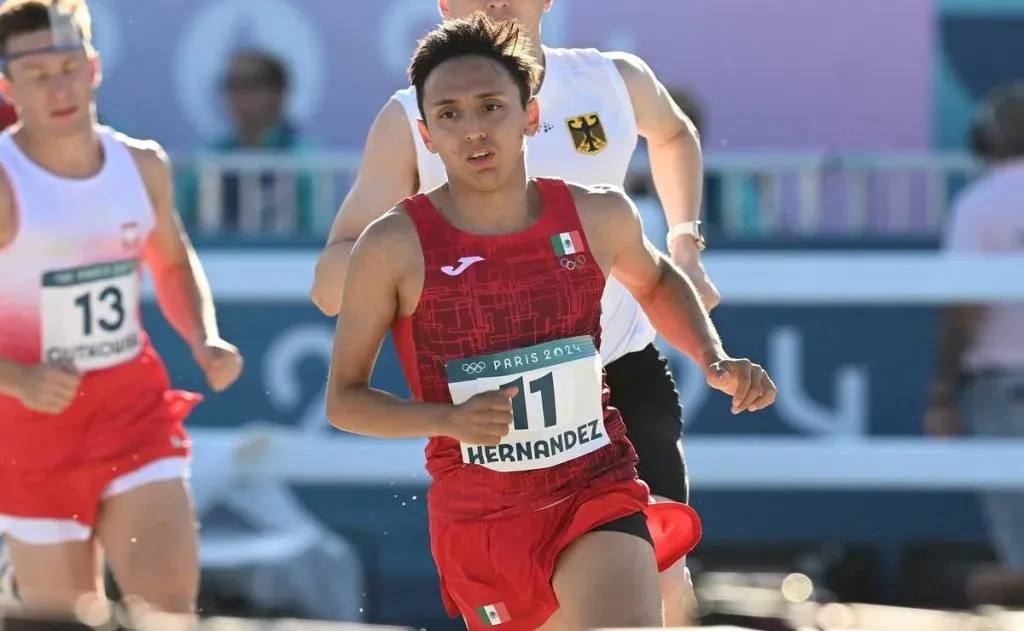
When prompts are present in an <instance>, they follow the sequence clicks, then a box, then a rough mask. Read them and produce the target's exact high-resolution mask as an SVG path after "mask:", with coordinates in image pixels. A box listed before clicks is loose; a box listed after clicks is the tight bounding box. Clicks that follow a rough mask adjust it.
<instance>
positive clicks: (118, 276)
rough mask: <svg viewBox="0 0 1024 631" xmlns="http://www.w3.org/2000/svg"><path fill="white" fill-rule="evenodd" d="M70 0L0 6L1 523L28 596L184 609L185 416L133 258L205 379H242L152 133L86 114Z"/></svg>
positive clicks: (85, 41) (187, 560)
mask: <svg viewBox="0 0 1024 631" xmlns="http://www.w3.org/2000/svg"><path fill="white" fill-rule="evenodd" d="M89 40H90V20H89V15H88V10H87V8H86V7H85V5H84V3H83V2H79V1H75V0H15V1H9V2H6V3H5V4H4V5H3V6H2V7H0V55H2V57H3V66H2V70H3V76H2V77H0V89H2V90H3V92H4V96H5V97H7V98H8V99H9V100H11V101H12V102H13V103H14V104H15V105H16V107H17V110H18V114H19V117H20V121H21V122H20V123H19V124H17V125H16V126H15V127H13V128H12V129H11V130H8V131H7V132H5V133H4V134H2V135H0V269H2V270H3V273H2V274H0V532H3V534H4V539H5V542H6V543H7V544H8V545H9V546H10V552H11V556H12V558H13V562H14V566H15V571H16V575H17V583H18V590H19V594H20V597H21V599H22V601H23V602H24V603H25V604H26V606H29V607H42V608H47V609H64V608H68V607H71V606H73V604H74V603H75V601H76V600H77V599H79V598H80V597H81V596H83V595H87V596H92V595H99V593H101V592H102V589H103V587H102V574H101V572H100V570H101V569H102V567H103V556H102V554H101V552H100V550H101V549H102V550H103V551H104V552H105V553H106V563H107V564H108V565H109V566H110V568H111V569H112V571H113V573H114V575H115V577H116V579H117V581H118V584H119V586H120V588H121V590H122V592H123V593H124V594H125V595H126V596H129V597H137V598H140V599H142V600H145V601H147V602H148V603H150V604H151V605H152V606H153V607H156V608H158V609H161V610H164V611H168V612H173V613H186V614H188V613H191V612H193V610H194V601H195V598H196V592H197V589H198V568H197V546H196V528H195V517H194V515H193V513H192V506H191V501H190V498H189V493H188V489H187V484H186V480H185V478H186V476H187V473H188V456H189V441H188V438H187V436H186V434H185V432H184V429H183V427H182V422H183V420H184V418H185V416H186V415H187V414H188V412H189V410H190V409H191V408H192V407H193V406H194V405H195V404H196V403H197V402H198V401H199V399H200V397H199V396H198V395H195V394H191V393H187V392H180V391H175V390H172V389H171V387H170V382H169V379H168V375H167V373H166V371H165V369H164V366H163V363H162V362H161V360H160V357H159V356H158V355H157V353H156V352H155V351H154V349H153V347H152V345H151V344H150V341H149V338H148V337H147V336H146V333H145V331H144V330H143V328H142V324H141V319H140V305H139V299H140V293H141V267H142V264H145V266H146V267H148V268H149V271H150V273H151V275H152V277H153V281H154V285H155V288H156V293H157V298H158V300H159V303H160V306H161V308H162V310H163V312H164V313H165V314H166V316H167V318H168V320H169V321H170V322H171V324H172V325H173V326H174V327H175V328H176V329H177V331H178V332H179V333H180V334H181V335H182V337H183V338H184V339H185V341H186V342H187V343H188V344H189V345H190V347H191V349H192V352H193V355H194V356H195V358H196V360H197V361H198V363H199V365H200V367H201V368H202V369H203V371H204V372H205V374H206V378H207V381H208V383H209V385H210V387H211V388H212V389H214V390H217V391H220V390H223V389H224V388H227V387H228V386H230V385H231V384H232V383H233V382H234V381H235V380H236V379H237V378H238V375H239V372H240V370H241V366H242V360H241V357H240V355H239V353H238V350H237V349H236V348H235V347H234V346H232V345H230V344H228V343H227V342H224V341H223V340H222V339H221V337H220V335H219V333H218V329H217V322H216V317H215V314H214V308H213V303H212V301H211V299H210V292H209V288H208V286H207V282H206V279H205V277H204V275H203V272H202V270H201V268H200V266H199V263H198V261H197V259H196V256H195V252H194V251H193V250H192V247H191V245H190V244H189V243H188V239H187V237H186V236H185V234H184V232H183V230H182V228H181V224H180V220H179V218H178V215H177V212H176V211H175V208H174V203H173V199H172V188H171V170H170V167H169V165H168V163H167V157H166V155H165V154H164V152H163V150H162V149H161V148H160V146H159V145H157V144H156V143H155V142H151V141H140V140H135V139H132V138H128V137H126V136H124V135H122V134H118V133H116V132H114V131H112V130H110V129H108V128H105V127H100V126H98V125H97V123H96V114H95V88H96V86H97V85H98V84H99V80H100V70H99V58H98V57H97V55H96V52H95V50H94V49H93V48H92V46H91V44H90V41H89Z"/></svg>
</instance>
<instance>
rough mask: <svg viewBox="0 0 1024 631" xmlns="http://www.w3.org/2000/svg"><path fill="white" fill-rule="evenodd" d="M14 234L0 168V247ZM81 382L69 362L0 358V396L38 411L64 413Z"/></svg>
mask: <svg viewBox="0 0 1024 631" xmlns="http://www.w3.org/2000/svg"><path fill="white" fill-rule="evenodd" d="M17 232H18V213H17V210H16V208H15V205H14V196H13V194H12V192H11V183H10V180H8V179H7V173H6V172H5V171H4V170H3V169H0V248H3V247H6V246H8V245H10V244H11V243H13V242H14V237H15V235H16V234H17ZM2 317H3V314H2V313H0V318H2ZM81 380H82V376H81V374H80V373H79V372H78V371H77V370H75V368H74V366H72V365H71V364H69V363H57V364H37V365H35V366H25V365H24V364H20V363H18V362H15V361H11V360H9V359H4V358H2V357H0V394H4V395H7V396H9V397H14V398H16V399H18V400H19V401H21V403H22V405H24V406H25V407H27V408H28V409H30V410H35V411H37V412H43V413H45V414H58V413H60V412H62V411H64V410H65V409H66V408H67V407H68V406H69V405H71V402H72V401H73V400H74V398H75V395H76V394H77V393H78V384H79V382H80V381H81Z"/></svg>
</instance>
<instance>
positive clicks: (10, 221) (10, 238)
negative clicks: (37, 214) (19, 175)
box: [0, 167, 18, 248]
mask: <svg viewBox="0 0 1024 631" xmlns="http://www.w3.org/2000/svg"><path fill="white" fill-rule="evenodd" d="M17 233H18V209H17V204H16V203H15V201H14V190H13V189H12V188H11V179H10V178H9V177H8V176H7V171H6V170H5V169H4V168H3V167H0V248H3V247H6V246H8V245H10V244H11V243H13V242H14V237H15V236H16V235H17Z"/></svg>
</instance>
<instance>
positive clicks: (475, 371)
mask: <svg viewBox="0 0 1024 631" xmlns="http://www.w3.org/2000/svg"><path fill="white" fill-rule="evenodd" d="M484 368H487V364H485V363H484V362H470V363H468V364H463V365H462V372H464V373H466V374H467V375H479V374H481V373H482V372H483V371H484Z"/></svg>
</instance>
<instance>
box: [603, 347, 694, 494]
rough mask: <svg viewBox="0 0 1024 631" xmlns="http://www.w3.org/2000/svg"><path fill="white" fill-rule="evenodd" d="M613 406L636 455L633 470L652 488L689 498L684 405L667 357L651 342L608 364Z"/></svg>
mask: <svg viewBox="0 0 1024 631" xmlns="http://www.w3.org/2000/svg"><path fill="white" fill-rule="evenodd" d="M606 371H607V373H608V387H609V388H610V389H611V405H612V406H613V407H615V408H618V410H619V412H620V413H621V414H622V420H623V421H624V422H625V423H626V433H627V435H628V436H629V440H630V442H632V443H633V447H634V448H635V449H636V453H637V455H639V456H640V463H639V464H638V465H637V471H638V473H639V474H640V479H641V480H643V481H644V482H646V483H647V485H648V486H650V487H651V493H653V494H655V495H660V496H662V497H667V498H668V499H670V500H675V501H677V502H684V503H686V502H688V501H689V498H690V483H689V479H688V478H687V477H686V463H685V461H684V459H683V444H682V433H683V410H682V408H681V407H680V406H679V393H678V392H676V382H675V380H674V379H672V373H671V372H670V371H669V368H668V362H667V361H666V360H665V359H664V358H663V357H662V356H661V353H659V352H658V349H657V348H655V346H654V345H653V344H651V345H650V346H648V347H647V348H645V349H643V350H642V351H637V352H635V353H630V354H628V355H624V356H622V357H620V358H618V359H616V360H615V361H613V362H612V363H610V364H608V366H607V367H606Z"/></svg>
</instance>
